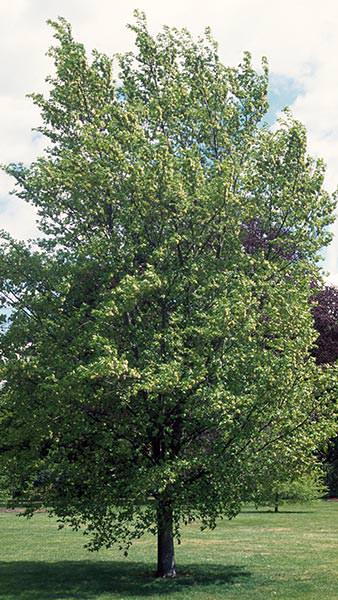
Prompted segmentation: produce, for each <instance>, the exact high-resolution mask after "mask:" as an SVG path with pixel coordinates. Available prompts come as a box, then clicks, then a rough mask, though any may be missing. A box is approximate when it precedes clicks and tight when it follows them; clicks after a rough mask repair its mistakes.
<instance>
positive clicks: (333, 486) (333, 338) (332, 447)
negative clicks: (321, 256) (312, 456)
mask: <svg viewBox="0 0 338 600" xmlns="http://www.w3.org/2000/svg"><path fill="white" fill-rule="evenodd" d="M313 301H314V304H313V311H312V312H313V317H314V324H315V328H316V331H317V333H318V337H317V340H316V345H315V347H314V349H313V351H312V353H313V355H314V357H315V359H316V362H317V364H318V365H322V366H323V367H324V368H325V366H330V365H335V364H337V360H338V289H337V288H336V286H334V285H325V286H324V287H323V288H322V289H320V290H319V291H318V292H317V294H315V296H314V299H313ZM334 401H335V400H334ZM334 433H335V435H334V437H332V438H331V439H330V440H329V442H328V443H327V445H326V448H325V446H324V447H322V448H321V450H320V458H321V460H322V461H323V463H324V465H325V466H326V483H327V485H328V488H329V493H330V495H331V496H338V437H337V432H336V431H335V432H334Z"/></svg>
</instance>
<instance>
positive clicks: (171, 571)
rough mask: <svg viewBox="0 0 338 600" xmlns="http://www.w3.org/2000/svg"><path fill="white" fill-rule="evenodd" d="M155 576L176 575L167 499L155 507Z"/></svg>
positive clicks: (171, 523) (170, 509)
mask: <svg viewBox="0 0 338 600" xmlns="http://www.w3.org/2000/svg"><path fill="white" fill-rule="evenodd" d="M156 576H157V577H176V566H175V554H174V536H173V510H172V506H171V504H170V502H169V501H165V500H164V501H163V500H160V501H159V504H158V507H157V573H156Z"/></svg>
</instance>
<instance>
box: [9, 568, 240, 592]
mask: <svg viewBox="0 0 338 600" xmlns="http://www.w3.org/2000/svg"><path fill="white" fill-rule="evenodd" d="M248 577H250V573H249V572H248V571H246V570H245V569H244V568H242V567H241V566H238V565H230V566H229V565H219V564H207V565H203V564H192V565H180V569H179V576H178V577H177V578H176V579H173V580H168V579H166V580H163V579H156V578H154V576H153V572H151V571H150V570H149V568H147V567H146V566H145V565H144V564H143V563H136V562H117V561H114V562H109V561H106V562H105V561H97V562H90V561H62V562H55V563H47V562H33V561H18V562H14V561H13V562H0V582H1V583H0V600H58V599H62V600H66V599H69V600H95V599H96V598H99V597H100V595H101V594H107V593H109V594H111V598H112V599H113V598H114V597H115V594H116V597H117V598H121V597H122V598H128V597H134V598H143V597H145V598H146V597H148V596H151V595H152V594H156V595H157V596H160V595H164V594H170V593H175V592H180V591H181V592H182V591H183V590H188V588H189V587H192V586H194V589H196V587H198V586H200V587H204V586H208V585H210V586H217V587H219V586H224V593H226V592H227V591H229V590H230V586H231V585H232V584H234V583H235V582H239V583H240V582H242V581H243V580H244V579H245V578H248Z"/></svg>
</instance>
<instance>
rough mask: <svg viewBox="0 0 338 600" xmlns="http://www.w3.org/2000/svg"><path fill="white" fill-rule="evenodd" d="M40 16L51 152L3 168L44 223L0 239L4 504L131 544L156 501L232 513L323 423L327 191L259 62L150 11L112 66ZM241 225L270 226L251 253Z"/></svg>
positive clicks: (296, 458)
mask: <svg viewBox="0 0 338 600" xmlns="http://www.w3.org/2000/svg"><path fill="white" fill-rule="evenodd" d="M52 27H53V28H54V34H55V37H56V40H57V45H56V46H55V47H54V48H52V49H51V51H50V54H51V56H52V57H53V59H54V62H55V74H54V76H53V77H51V78H49V89H50V91H49V95H48V96H47V97H43V96H41V95H33V96H32V98H33V100H34V102H35V103H36V104H37V105H38V106H39V107H40V109H41V113H42V118H43V126H42V127H40V131H41V132H42V133H43V135H44V136H45V137H46V139H47V140H48V143H49V146H48V148H47V150H46V152H45V154H44V155H43V156H42V157H41V158H39V159H38V160H36V161H35V163H33V164H32V165H30V166H23V165H21V164H12V165H9V166H8V167H7V172H8V173H10V174H11V175H12V176H13V177H14V178H15V179H16V182H17V195H18V196H19V197H21V198H22V199H23V200H24V201H27V202H30V203H32V204H33V205H34V206H35V207H36V208H37V210H38V214H39V218H40V220H39V227H40V231H41V234H42V236H41V239H40V240H38V241H36V242H35V245H32V246H29V245H25V244H22V243H18V242H15V241H13V240H11V239H10V238H9V237H8V235H5V234H4V235H3V238H2V255H1V260H0V283H1V298H2V303H3V306H4V307H10V309H11V311H12V312H11V317H10V319H9V322H8V327H7V328H6V329H4V330H3V332H2V335H1V340H0V344H1V345H0V349H1V353H2V354H1V355H2V365H1V370H2V375H1V379H2V380H3V381H4V382H5V383H4V385H3V387H2V389H1V399H0V403H1V404H0V406H1V417H0V428H1V439H2V442H1V445H2V448H1V457H2V464H3V467H2V468H3V469H5V471H6V474H7V476H8V477H9V480H10V481H11V487H12V488H13V489H15V490H16V494H17V499H16V502H19V501H25V502H28V503H29V502H31V508H32V510H33V509H34V508H35V507H36V506H37V504H36V503H37V502H39V501H41V503H44V504H45V505H46V506H48V507H50V509H51V511H52V512H54V513H55V514H56V515H57V516H58V518H59V520H60V522H61V524H62V523H70V525H71V526H72V527H74V528H78V527H80V526H84V527H85V529H86V531H87V533H89V534H90V536H91V538H90V539H91V541H90V542H89V545H90V547H91V548H94V549H97V548H99V547H101V546H107V547H109V546H110V545H111V544H113V543H114V542H117V543H118V544H120V545H121V546H123V547H126V548H128V546H129V545H130V544H131V543H132V541H133V540H134V539H135V538H138V537H140V536H141V535H142V534H143V533H144V532H145V531H147V530H148V531H151V532H155V530H156V507H157V506H159V505H160V504H161V503H162V504H163V503H164V502H165V503H167V504H170V506H171V507H172V509H173V511H174V520H175V533H176V535H179V524H180V522H181V521H182V520H186V521H189V520H193V519H195V518H199V519H201V522H202V526H204V527H207V526H214V525H215V520H216V518H217V517H218V516H219V515H221V514H222V515H224V514H225V515H228V516H230V517H231V516H233V515H235V514H236V513H237V512H238V511H239V509H240V505H241V502H242V501H243V500H246V499H247V498H249V497H251V496H252V493H253V490H254V489H256V486H257V485H263V483H264V481H265V480H266V478H267V476H269V477H270V476H271V473H272V474H273V473H274V474H275V477H276V478H277V477H278V476H279V475H278V474H279V473H280V465H279V463H278V461H276V457H277V456H283V457H284V470H285V471H286V472H287V471H289V470H292V469H293V468H294V467H295V465H301V466H303V465H305V464H307V463H308V462H309V461H311V456H312V452H313V449H314V448H315V447H316V446H317V444H318V441H319V440H321V439H323V438H325V437H326V436H327V435H328V432H330V431H331V429H330V427H331V418H332V417H331V414H330V410H331V409H330V408H329V403H328V401H327V400H328V398H327V396H328V394H327V393H326V388H327V378H328V377H329V376H330V371H329V370H328V369H326V370H320V368H319V367H318V366H316V365H315V362H314V360H313V358H311V356H310V350H311V347H312V345H313V342H314V340H315V338H316V334H315V332H314V329H313V323H312V316H311V314H310V311H309V297H310V295H311V282H312V281H313V280H314V279H316V278H317V277H318V270H317V267H316V261H317V256H318V252H319V251H320V249H321V248H322V246H323V245H325V244H326V243H327V242H328V240H329V238H330V236H329V233H328V225H329V224H330V223H331V222H332V221H333V218H334V217H333V210H334V199H332V198H331V197H330V196H329V195H328V194H327V193H326V192H325V191H324V190H323V188H322V183H323V174H324V169H323V164H322V163H321V161H315V160H313V159H312V158H311V157H309V156H308V154H307V151H306V134H305V131H304V128H303V127H302V126H301V125H300V124H299V123H298V122H296V121H294V120H293V119H292V118H291V116H290V115H288V114H285V117H284V118H283V120H282V121H281V122H280V125H279V127H278V128H277V129H276V130H274V131H270V130H269V129H268V128H267V127H265V126H262V123H261V120H262V118H263V116H264V113H265V112H266V110H267V101H266V91H267V82H268V79H267V69H266V63H265V61H263V70H262V72H261V73H257V72H256V71H255V70H254V69H253V67H252V65H251V60H250V56H249V55H248V54H245V55H244V59H243V61H242V63H241V64H240V65H239V66H238V67H237V68H228V67H225V66H224V65H223V64H222V63H221V62H220V60H219V57H218V54H217V48H216V46H215V44H214V42H213V41H212V40H211V39H210V35H209V33H207V34H206V36H205V37H203V38H202V39H201V40H198V41H197V42H195V41H194V40H193V39H192V38H191V37H190V35H189V34H188V33H187V32H186V31H182V32H179V31H177V30H176V29H168V28H164V30H163V32H162V33H160V34H159V35H158V36H157V38H153V37H151V36H150V34H149V33H148V31H147V27H146V23H145V20H144V17H143V16H142V15H138V16H137V18H136V23H135V25H133V26H132V27H131V28H132V30H133V31H134V32H135V35H136V53H135V54H132V53H128V54H126V55H123V56H117V57H115V59H114V61H111V60H110V59H109V58H108V57H106V56H104V55H101V54H99V53H97V52H94V53H93V56H92V58H91V59H89V58H88V57H87V55H86V53H85V50H84V48H83V46H82V45H81V44H78V43H77V42H75V41H74V39H73V37H72V33H71V30H70V26H69V25H68V23H66V22H65V21H64V20H63V19H60V20H58V21H57V22H56V23H52ZM114 78H115V79H114ZM253 221H255V222H259V223H260V224H261V226H262V229H263V231H270V230H271V231H273V232H274V236H273V238H271V236H270V238H269V242H268V243H267V244H265V245H263V246H262V247H261V248H257V249H256V250H255V251H254V252H248V251H247V249H246V246H245V235H246V233H245V232H246V225H247V224H250V223H251V222H253ZM281 248H284V249H285V251H281ZM290 248H291V249H292V248H296V249H297V260H294V259H293V260H290V259H289V256H288V252H289V250H290ZM276 249H278V251H276ZM332 387H333V386H332V383H331V389H332ZM314 390H318V392H320V393H318V394H317V396H315V395H314ZM149 498H151V499H152V500H153V501H152V502H150V503H148V504H146V508H145V509H144V508H143V505H144V504H145V503H146V501H147V500H148V499H149Z"/></svg>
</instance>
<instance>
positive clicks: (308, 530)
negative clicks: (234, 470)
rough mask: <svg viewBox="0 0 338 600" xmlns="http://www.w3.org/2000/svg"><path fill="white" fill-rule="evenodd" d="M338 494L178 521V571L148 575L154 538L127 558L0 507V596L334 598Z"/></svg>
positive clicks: (6, 599) (60, 599)
mask: <svg viewBox="0 0 338 600" xmlns="http://www.w3.org/2000/svg"><path fill="white" fill-rule="evenodd" d="M337 513H338V503H334V502H324V501H322V502H317V503H314V504H313V505H311V506H308V507H304V506H292V507H291V506H288V507H287V508H286V509H285V511H284V512H281V513H279V514H274V513H272V512H263V511H260V512H256V511H254V510H252V511H250V510H248V511H246V512H243V513H242V514H241V515H240V516H239V517H237V518H236V519H234V520H233V521H231V522H229V521H222V522H221V523H220V524H219V526H218V527H217V528H216V530H215V531H212V532H203V533H202V532H201V531H200V530H199V527H198V524H195V525H191V526H189V527H187V528H186V529H185V530H184V534H183V540H182V545H181V546H179V547H178V548H177V551H176V558H177V563H178V571H179V577H178V578H177V579H176V580H174V581H167V580H157V579H154V578H153V576H152V575H153V571H154V567H155V564H154V563H155V550H156V549H155V540H154V538H152V537H150V536H147V537H145V538H143V539H142V540H141V541H140V542H138V543H136V544H135V546H134V547H133V548H132V550H131V552H130V554H129V556H128V558H126V559H124V558H123V557H122V556H121V554H119V553H118V552H117V551H114V550H109V551H107V550H102V551H100V552H99V553H95V554H90V553H88V551H86V550H85V549H84V548H83V543H84V539H83V537H82V535H81V533H79V532H78V533H74V532H72V531H71V530H65V529H64V530H62V531H58V530H57V528H56V525H55V521H53V520H52V519H49V518H48V517H47V515H46V514H38V515H36V516H35V517H34V518H33V519H32V520H29V521H27V520H26V519H23V518H20V517H17V516H15V515H14V514H10V513H1V514H0V534H1V545H0V561H1V562H0V600H66V599H67V600H75V599H77V600H108V599H112V600H113V599H114V600H117V599H119V600H124V599H126V600H127V599H129V600H136V599H141V598H147V599H149V600H155V599H160V598H161V599H164V600H165V599H166V598H169V597H170V598H174V599H175V600H176V599H177V600H182V599H187V600H189V599H194V600H197V599H201V600H202V599H203V600H214V599H217V598H225V599H228V600H236V599H237V598H238V599H241V600H263V599H264V600H266V599H269V598H277V599H278V600H291V599H292V600H298V599H302V600H328V599H330V600H338V519H337V516H338V514H337Z"/></svg>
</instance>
